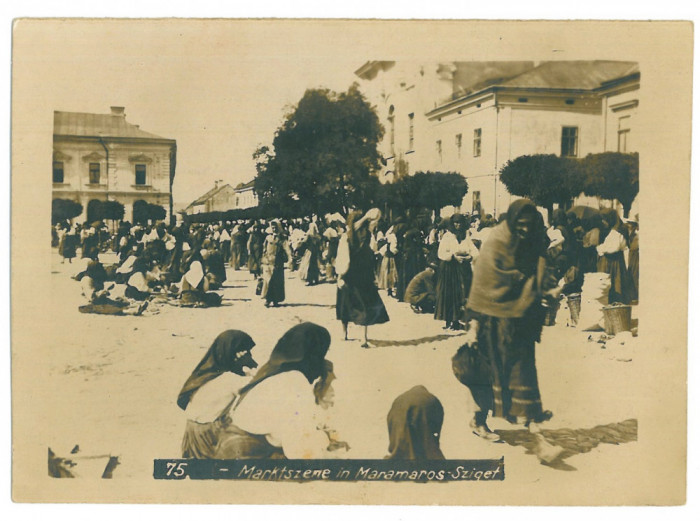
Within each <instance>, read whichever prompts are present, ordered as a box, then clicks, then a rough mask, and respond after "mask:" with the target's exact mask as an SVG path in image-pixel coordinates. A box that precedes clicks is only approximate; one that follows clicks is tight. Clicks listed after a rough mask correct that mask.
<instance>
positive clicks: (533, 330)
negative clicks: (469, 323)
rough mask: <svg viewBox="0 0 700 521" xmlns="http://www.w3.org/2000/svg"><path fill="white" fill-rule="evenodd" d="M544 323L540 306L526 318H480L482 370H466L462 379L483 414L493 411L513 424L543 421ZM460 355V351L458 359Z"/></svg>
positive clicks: (478, 353)
mask: <svg viewBox="0 0 700 521" xmlns="http://www.w3.org/2000/svg"><path fill="white" fill-rule="evenodd" d="M542 321H543V315H542V310H541V308H540V306H536V307H534V308H532V309H531V311H530V312H529V313H528V314H527V315H526V316H524V317H522V318H498V317H491V316H486V315H480V316H479V318H478V322H479V331H478V335H477V337H478V345H477V351H476V353H475V354H476V357H475V358H474V359H473V360H474V363H475V365H476V366H478V367H476V368H474V367H472V368H470V369H472V370H468V371H467V370H465V371H464V372H463V373H462V374H463V375H464V376H462V377H460V375H458V378H459V379H460V381H461V382H462V383H463V384H464V385H466V386H467V387H468V388H469V390H470V391H471V394H472V396H473V398H474V401H475V402H476V404H477V406H478V407H479V409H480V410H481V411H482V413H484V414H485V413H487V412H488V411H489V410H491V411H493V415H494V416H497V417H500V418H505V419H507V420H508V421H510V422H516V421H517V420H518V419H520V420H538V419H540V418H541V416H542V401H541V397H540V388H539V384H538V381H537V368H536V365H535V342H536V341H538V340H539V335H540V332H541V328H542ZM465 349H466V350H470V349H471V348H469V347H466V346H465V347H463V348H462V349H460V351H462V350H465ZM459 356H460V353H459V352H458V354H457V356H456V357H455V358H457V357H459ZM455 362H456V360H453V363H455ZM455 374H457V370H456V368H455Z"/></svg>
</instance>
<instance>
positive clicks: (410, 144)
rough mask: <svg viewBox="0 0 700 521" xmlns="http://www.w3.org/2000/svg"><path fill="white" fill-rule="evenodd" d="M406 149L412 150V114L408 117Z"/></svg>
mask: <svg viewBox="0 0 700 521" xmlns="http://www.w3.org/2000/svg"><path fill="white" fill-rule="evenodd" d="M408 149H409V150H413V112H411V113H410V114H409V115H408Z"/></svg>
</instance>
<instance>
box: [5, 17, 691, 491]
mask: <svg viewBox="0 0 700 521" xmlns="http://www.w3.org/2000/svg"><path fill="white" fill-rule="evenodd" d="M12 41H13V51H12V59H13V63H12V85H13V95H12V175H11V177H12V194H11V197H12V258H11V269H12V288H13V289H12V324H11V325H12V346H11V347H12V407H13V411H12V432H13V447H12V449H13V459H12V469H13V490H12V494H13V499H14V501H17V502H22V503H24V502H30V503H33V502H40V503H41V502H54V503H74V502H78V503H93V502H97V503H104V502H107V503H113V502H118V503H164V502H165V503H240V504H348V505H349V504H369V505H378V504H387V505H680V504H684V503H685V501H686V453H687V450H686V422H687V394H686V392H687V389H686V385H687V302H688V299H687V296H688V247H689V246H688V242H689V231H688V230H689V212H690V201H689V195H688V194H689V189H690V160H689V158H690V129H691V114H690V107H691V86H692V82H691V80H692V73H693V71H692V46H693V27H692V23H690V22H612V21H591V22H573V21H572V22H565V21H560V22H544V21H540V22H534V21H530V22H526V21H522V22H517V21H511V22H505V21H481V22H477V21H455V20H452V21H447V20H446V21H419V20H412V21H408V20H404V21H389V20H383V21H379V20H252V19H251V20H243V19H237V20H234V19H229V20H224V19H221V20H213V19H212V20H195V19H149V20H146V19H101V20H98V19H18V20H16V21H15V22H14V25H13V31H12ZM652 43H653V45H652ZM49 164H50V165H51V180H50V181H49V171H48V170H49ZM640 232H641V233H642V234H643V235H644V237H645V238H644V245H643V247H642V250H643V254H642V256H641V258H640V245H639V244H640ZM104 480H110V481H104ZM485 481H489V482H494V483H491V484H487V483H483V482H485ZM232 490H235V493H232V492H231V491H232Z"/></svg>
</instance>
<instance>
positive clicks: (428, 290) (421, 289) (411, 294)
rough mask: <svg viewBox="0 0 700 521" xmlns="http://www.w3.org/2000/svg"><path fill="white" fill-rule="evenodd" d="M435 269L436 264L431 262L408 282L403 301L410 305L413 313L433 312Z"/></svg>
mask: <svg viewBox="0 0 700 521" xmlns="http://www.w3.org/2000/svg"><path fill="white" fill-rule="evenodd" d="M436 271H437V264H436V263H435V262H431V263H430V264H429V265H428V267H427V268H425V269H424V270H423V271H421V272H420V273H418V274H417V275H416V276H415V277H413V278H412V279H411V282H409V283H408V286H407V287H406V293H405V294H404V301H405V302H408V303H409V304H410V305H411V309H412V310H413V311H414V313H433V312H434V311H435V283H436V277H435V273H436Z"/></svg>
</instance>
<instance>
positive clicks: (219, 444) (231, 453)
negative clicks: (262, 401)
mask: <svg viewBox="0 0 700 521" xmlns="http://www.w3.org/2000/svg"><path fill="white" fill-rule="evenodd" d="M182 457H183V458H192V459H282V458H284V453H283V452H282V449H281V448H279V447H275V446H273V445H271V444H270V443H269V442H268V441H267V440H266V439H265V436H261V435H255V434H250V433H249V432H246V431H244V430H242V429H239V428H238V427H236V426H235V425H232V424H229V425H224V424H223V423H222V422H221V421H219V420H216V421H213V422H208V423H199V422H195V421H192V420H187V425H186V426H185V434H184V436H183V438H182Z"/></svg>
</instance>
